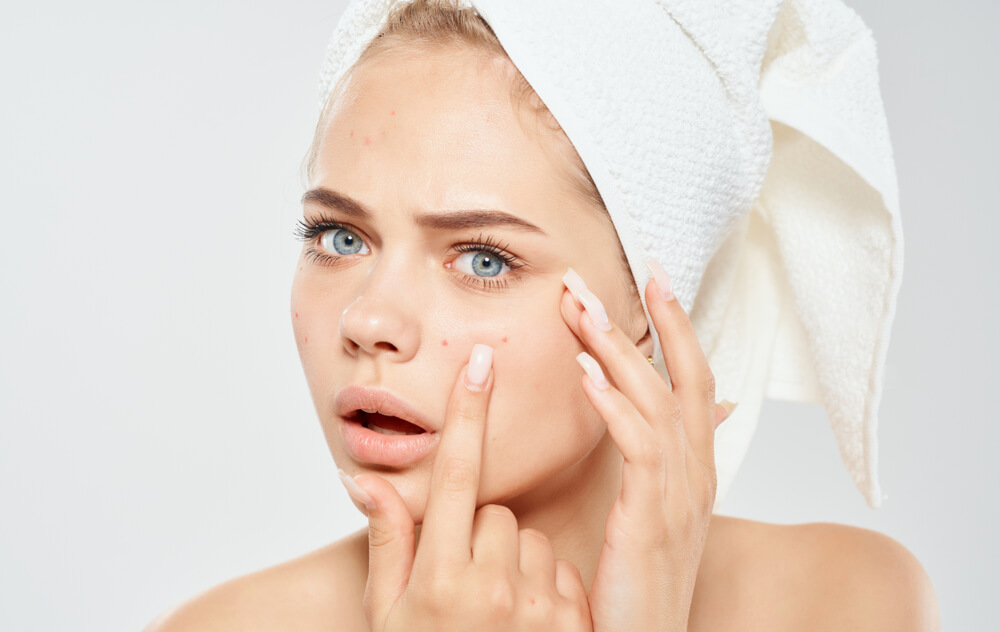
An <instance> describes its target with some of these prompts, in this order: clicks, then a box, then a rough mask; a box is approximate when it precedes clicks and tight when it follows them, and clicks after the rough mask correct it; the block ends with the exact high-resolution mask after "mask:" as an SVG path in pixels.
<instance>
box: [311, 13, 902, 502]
mask: <svg viewBox="0 0 1000 632" xmlns="http://www.w3.org/2000/svg"><path fill="white" fill-rule="evenodd" d="M398 3H399V0H353V1H352V2H351V3H350V4H349V5H348V7H347V9H346V11H345V12H344V14H343V16H342V17H341V19H340V21H339V22H338V24H337V26H336V29H335V31H334V34H333V37H332V39H331V42H330V45H329V47H328V50H327V56H326V62H325V65H324V68H323V71H322V74H321V79H320V104H321V107H322V105H323V104H324V103H325V100H326V97H327V96H328V95H329V92H330V90H331V89H332V87H333V86H334V85H335V83H336V81H337V80H338V79H339V78H340V77H341V76H342V75H343V74H344V72H345V71H346V70H347V69H348V68H349V67H350V66H351V65H352V64H353V63H354V62H355V61H356V60H357V58H358V56H359V55H360V54H361V51H362V50H363V49H364V47H365V46H366V45H367V44H368V43H369V42H370V41H371V40H372V38H374V36H375V35H376V33H377V32H378V30H379V28H380V27H381V25H382V24H383V23H384V21H385V18H386V16H387V15H388V12H389V11H390V10H391V9H392V7H393V6H395V5H396V4H398ZM464 5H465V6H471V7H474V8H475V10H476V11H477V12H478V13H479V14H480V15H481V16H482V17H483V18H484V19H485V20H486V22H487V23H489V25H490V27H491V28H492V29H493V31H494V32H495V33H496V35H497V37H498V39H499V40H500V42H501V44H502V45H503V47H504V49H505V50H506V51H507V53H508V55H509V56H510V58H511V60H512V61H513V63H514V65H515V66H516V67H517V68H518V70H519V71H520V72H521V73H522V74H523V75H524V77H525V79H527V81H528V83H530V84H531V86H532V88H533V89H534V90H535V92H536V93H537V94H538V96H539V97H540V98H541V99H542V101H543V102H544V103H545V104H546V106H547V107H548V108H549V110H550V111H551V112H552V114H553V116H554V117H555V119H556V120H557V121H558V122H559V124H560V125H561V126H562V129H563V131H564V132H565V133H566V135H567V137H568V138H569V139H570V141H571V142H572V143H573V146H574V147H575V148H576V150H577V152H578V153H579V155H580V157H581V159H582V160H583V163H584V164H585V165H586V167H587V169H588V171H589V172H590V175H591V177H592V178H593V180H594V182H595V184H596V185H597V188H598V190H599V191H600V193H601V196H602V198H603V200H604V202H605V205H606V206H607V209H608V212H609V214H610V216H611V218H612V220H613V222H614V224H615V228H616V230H617V231H618V236H619V239H620V241H621V243H622V247H623V249H624V251H625V255H626V258H627V259H628V262H629V266H630V267H631V270H632V273H633V276H634V277H635V281H636V284H637V286H638V287H639V288H640V290H641V289H642V288H644V287H645V284H646V283H647V281H648V280H649V276H650V275H649V272H648V270H647V269H646V267H645V261H646V259H647V258H648V257H655V258H656V259H657V260H659V261H660V262H661V263H662V264H663V265H664V267H665V268H666V269H667V271H668V272H669V273H670V276H671V279H672V281H673V287H674V293H675V294H676V295H677V297H678V300H679V301H680V303H681V305H682V306H683V307H684V309H685V310H687V311H688V313H689V314H690V316H691V319H692V322H693V323H694V327H695V330H696V332H697V334H698V338H699V340H700V342H701V344H702V347H703V349H704V350H705V353H706V355H707V357H708V361H709V365H710V366H711V368H712V371H713V373H714V375H715V378H716V394H717V399H722V398H725V399H728V400H730V401H735V402H739V406H738V407H737V408H736V410H735V411H734V412H733V414H732V416H731V417H730V418H729V419H728V420H727V421H726V423H724V424H722V426H720V427H719V429H718V431H717V432H716V465H717V471H718V490H717V493H716V506H715V508H716V510H718V509H719V508H720V507H721V503H722V501H723V499H724V497H725V495H726V492H727V490H728V489H729V487H730V485H731V484H732V481H733V478H734V477H735V475H736V472H737V469H738V468H739V465H740V463H741V462H742V460H743V457H744V455H745V453H746V450H747V448H748V446H749V444H750V440H751V438H752V435H753V432H754V430H755V429H756V426H757V419H758V416H759V414H760V408H761V405H762V403H763V399H764V398H772V399H781V400H793V401H805V402H816V403H820V404H822V405H823V406H824V407H825V409H826V411H827V415H828V417H829V420H830V424H831V426H832V428H833V431H834V435H835V437H836V440H837V443H838V446H839V449H840V454H841V457H842V460H843V462H844V464H845V466H846V467H847V469H848V471H849V472H850V474H851V476H852V477H853V479H854V482H855V484H856V486H857V487H858V489H859V490H860V491H861V492H862V493H863V494H864V496H865V498H866V499H867V501H868V504H869V506H871V507H877V506H878V505H879V504H880V503H881V501H882V499H883V497H882V493H881V490H880V488H879V483H878V472H877V465H878V456H877V448H878V444H877V438H876V427H877V412H878V406H879V401H880V398H881V390H882V374H883V371H884V366H885V356H886V349H887V347H888V344H889V334H890V328H891V325H892V321H893V318H894V315H895V306H896V298H897V295H898V292H899V286H900V283H901V281H902V269H903V262H902V256H903V236H902V226H901V223H900V217H899V204H898V193H897V183H896V173H895V166H894V162H893V157H892V148H891V144H890V141H889V135H888V127H887V124H886V120H885V112H884V108H883V105H882V99H881V95H880V92H879V79H878V69H877V66H878V61H877V56H876V49H875V41H874V38H873V36H872V34H871V31H870V30H869V29H868V28H867V26H866V25H865V24H864V22H863V21H862V20H861V18H860V17H859V16H858V15H857V14H856V13H855V12H854V11H852V10H851V9H849V8H848V7H847V6H845V5H844V4H843V3H842V2H841V1H840V0H660V1H656V0H587V2H579V0H464ZM640 293H641V292H640ZM644 307H645V304H644ZM647 317H648V309H647ZM654 343H655V351H654V360H655V365H656V367H657V369H658V370H659V371H660V372H661V374H663V375H664V377H665V378H666V379H669V376H667V374H666V370H665V365H664V361H663V350H662V349H661V348H660V346H659V341H658V340H656V336H654Z"/></svg>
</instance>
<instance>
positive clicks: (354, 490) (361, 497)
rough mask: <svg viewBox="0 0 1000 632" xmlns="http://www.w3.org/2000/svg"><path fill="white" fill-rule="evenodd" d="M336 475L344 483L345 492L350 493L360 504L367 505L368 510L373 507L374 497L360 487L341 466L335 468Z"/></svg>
mask: <svg viewBox="0 0 1000 632" xmlns="http://www.w3.org/2000/svg"><path fill="white" fill-rule="evenodd" d="M337 475H338V476H340V482H341V483H343V484H344V487H345V488H346V489H347V493H348V494H350V495H351V497H352V498H354V500H356V501H358V502H360V503H361V504H362V505H364V506H365V507H367V508H368V509H369V510H371V509H374V508H375V499H374V498H372V497H371V494H369V493H368V492H366V491H365V490H363V489H361V486H360V485H358V483H357V481H355V480H354V479H353V478H351V477H350V476H348V475H347V472H345V471H344V470H343V469H341V468H337Z"/></svg>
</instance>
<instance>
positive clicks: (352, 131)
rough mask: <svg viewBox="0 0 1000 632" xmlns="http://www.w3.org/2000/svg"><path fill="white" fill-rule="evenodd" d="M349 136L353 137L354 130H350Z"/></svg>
mask: <svg viewBox="0 0 1000 632" xmlns="http://www.w3.org/2000/svg"><path fill="white" fill-rule="evenodd" d="M351 138H354V130H353V129H352V130H351Z"/></svg>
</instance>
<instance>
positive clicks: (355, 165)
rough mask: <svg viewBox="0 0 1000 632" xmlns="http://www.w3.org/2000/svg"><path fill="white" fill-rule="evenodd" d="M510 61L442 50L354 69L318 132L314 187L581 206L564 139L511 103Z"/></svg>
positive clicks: (526, 205) (457, 202) (433, 204)
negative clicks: (569, 179) (569, 177)
mask: <svg viewBox="0 0 1000 632" xmlns="http://www.w3.org/2000/svg"><path fill="white" fill-rule="evenodd" d="M509 64H510V62H509V61H508V60H500V59H498V58H496V57H489V56H486V55H482V54H476V53H473V52H469V51H465V50H462V49H459V48H457V47H449V48H443V47H439V48H429V49H417V50H415V51H410V52H408V53H406V54H399V53H395V52H394V53H391V54H387V55H378V56H376V57H374V58H372V59H370V60H368V61H366V62H365V63H363V64H361V65H359V66H357V67H356V68H355V70H354V72H353V73H352V75H351V76H350V78H349V79H348V81H347V82H346V83H345V84H344V87H343V89H342V92H341V93H340V95H338V96H337V100H336V102H335V103H334V106H333V107H332V108H331V111H330V114H329V116H328V119H327V124H326V127H325V129H324V130H323V131H322V134H323V138H322V141H321V144H320V147H319V152H318V154H317V162H316V169H315V173H314V178H313V180H314V181H313V183H312V184H313V185H319V184H329V185H332V186H337V187H339V188H341V189H343V188H350V189H353V193H352V194H357V195H359V196H361V197H365V196H366V195H374V194H376V193H377V194H378V195H379V196H381V197H382V198H383V199H381V200H380V201H384V202H388V201H389V200H385V199H384V196H387V195H388V196H393V195H395V196H398V199H399V200H401V201H402V200H405V201H406V203H407V205H409V206H421V207H430V208H446V207H451V206H457V207H461V206H463V205H466V204H469V203H473V202H474V203H476V204H483V203H486V204H490V203H493V204H497V205H499V204H504V205H505V206H511V207H512V208H511V209H510V210H511V212H530V211H531V209H533V208H535V207H538V206H539V202H541V201H544V202H545V203H547V204H552V203H557V201H560V200H561V201H562V202H563V203H565V202H567V201H573V202H575V203H577V204H579V200H571V198H573V191H572V190H571V189H570V187H569V186H568V183H567V177H566V173H567V172H568V169H569V166H568V164H567V157H566V156H565V153H564V152H560V151H553V150H552V148H553V147H554V146H557V145H558V143H560V142H562V143H563V144H568V141H566V140H565V139H559V138H557V137H556V136H555V134H554V132H553V131H552V130H548V129H546V128H545V126H544V125H540V126H536V125H534V124H533V122H532V119H531V118H530V117H531V116H533V115H530V114H525V113H524V112H523V111H517V110H515V109H514V107H513V105H512V102H511V80H510V75H509V72H510V71H511V69H510V67H509ZM524 117H527V118H524ZM525 123H527V124H525Z"/></svg>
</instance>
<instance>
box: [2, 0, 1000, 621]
mask: <svg viewBox="0 0 1000 632" xmlns="http://www.w3.org/2000/svg"><path fill="white" fill-rule="evenodd" d="M848 4H849V5H850V6H853V7H855V8H856V9H857V10H858V12H859V13H860V14H861V15H862V17H863V18H864V19H865V21H866V22H867V23H868V24H869V26H871V28H872V29H873V31H874V32H875V36H876V39H877V41H878V43H879V52H880V59H881V65H880V70H881V74H882V85H883V95H884V99H885V105H886V109H887V112H888V119H889V128H890V133H891V138H892V141H893V145H894V147H895V154H896V159H897V166H898V173H899V182H900V192H901V201H902V213H903V227H904V232H905V255H906V263H905V266H904V268H905V269H904V280H903V286H902V291H901V294H900V297H899V306H898V314H897V317H896V322H895V329H894V333H893V338H892V343H891V346H890V349H889V356H888V367H887V374H886V389H885V393H884V398H883V401H882V405H881V409H880V418H881V423H880V428H879V437H880V441H881V465H880V470H881V477H882V483H883V488H884V491H885V492H886V493H887V494H888V496H889V498H888V500H887V501H886V502H885V504H884V506H883V508H881V509H879V510H871V509H868V508H867V506H866V505H865V503H864V501H863V499H862V497H861V495H860V493H859V492H857V491H856V490H855V489H854V486H853V485H852V483H851V482H850V479H849V477H848V475H847V473H846V470H845V469H844V468H843V466H842V465H841V464H840V461H839V456H838V454H837V452H836V448H835V444H834V440H833V435H832V433H831V431H830V430H829V427H828V425H827V421H826V416H825V413H824V412H823V410H822V409H821V408H819V407H818V406H811V405H804V404H788V403H774V402H771V403H768V404H766V405H765V407H764V410H763V414H762V418H761V424H760V429H759V431H758V434H757V435H756V437H755V439H754V442H753V444H752V446H751V448H750V452H749V454H748V456H747V460H746V462H745V464H744V467H743V469H742V471H741V474H740V477H739V478H738V479H737V481H736V483H735V484H734V486H733V489H732V490H731V492H730V495H729V497H728V503H727V506H726V507H725V511H724V513H728V514H731V515H736V516H743V517H748V518H753V519H758V520H764V521H770V522H781V523H793V522H812V521H833V522H842V523H848V524H853V525H858V526H862V527H866V528H870V529H875V530H878V531H882V532H885V533H887V534H889V535H891V536H892V537H894V538H896V539H897V540H899V541H900V542H902V543H903V544H904V545H905V546H906V547H908V548H909V549H910V550H911V551H913V553H914V554H915V555H916V556H917V557H918V558H919V559H920V560H921V561H922V562H923V564H924V565H925V567H926V568H927V570H928V572H929V574H930V576H931V578H932V580H933V582H934V584H935V586H936V589H937V593H938V595H939V598H940V602H941V608H942V616H943V621H944V626H945V629H950V630H974V629H987V628H994V625H995V623H994V621H993V619H994V618H995V613H994V611H993V608H992V599H991V597H992V594H993V593H994V592H995V590H996V588H997V582H996V580H995V579H994V574H993V570H994V566H995V565H996V563H997V562H998V559H997V547H996V545H995V544H994V542H993V538H994V537H995V535H996V533H997V532H998V529H997V503H996V501H995V500H994V498H995V494H993V493H992V487H993V486H994V484H995V482H996V481H997V473H998V466H997V464H996V461H997V459H996V456H995V455H994V457H993V458H988V457H987V446H990V447H995V446H996V443H997V432H996V429H995V428H996V426H995V423H996V422H995V419H996V415H995V414H994V412H993V410H992V408H988V407H987V400H989V399H995V391H994V390H993V389H994V388H995V382H996V380H995V378H996V372H995V370H994V368H993V367H994V363H993V358H994V357H995V356H996V354H997V351H998V349H997V336H996V335H995V333H994V327H995V326H996V321H995V317H996V311H995V309H994V308H995V306H996V304H997V290H996V287H997V285H998V284H997V281H996V278H995V277H996V273H997V271H998V267H997V265H996V263H995V262H996V255H995V252H994V248H995V243H996V236H997V229H998V222H997V214H996V208H995V203H994V201H993V196H994V194H995V189H994V185H995V184H996V183H997V181H998V176H997V168H998V166H1000V165H998V161H997V159H996V149H997V143H998V141H1000V135H998V133H997V131H998V124H997V97H998V90H997V83H996V77H998V76H1000V68H998V65H1000V64H998V52H1000V51H998V47H997V43H996V39H995V38H994V37H993V35H994V31H995V26H996V24H998V23H1000V5H998V4H997V3H994V2H988V1H986V0H982V1H979V2H972V1H966V2H949V3H945V2H943V1H939V2H929V1H913V0H909V1H904V0H892V1H889V0H849V2H848ZM343 6H344V2H343V1H334V2H300V3H295V4H289V3H278V2H274V3H270V4H265V3H262V2H256V3H252V4H248V3H242V2H218V1H217V2H205V1H204V0H201V1H199V2H193V1H190V0H183V1H178V2H170V3H151V2H145V3H137V2H125V1H120V2H112V1H109V0H101V1H98V2H85V3H81V2H44V1H38V2H21V3H7V5H6V6H5V9H4V11H3V13H4V17H3V19H0V80H2V94H3V98H2V99H0V205H2V206H0V209H2V210H0V212H2V223H0V227H2V228H0V301H2V303H0V306H2V309H0V629H3V630H10V631H22V630H25V631H27V630H75V631H83V630H95V631H96V630H100V631H107V630H138V629H141V628H142V626H144V625H145V624H146V623H147V622H148V621H149V620H150V619H151V618H153V616H154V615H156V614H157V613H159V612H161V611H162V610H164V609H165V608H167V607H168V606H171V605H173V604H175V603H177V602H178V601H181V600H182V599H186V598H188V597H190V596H191V595H193V594H194V593H196V592H199V591H201V590H203V589H205V588H208V587H210V586H212V585H215V584H217V583H219V582H221V581H224V580H226V579H229V578H231V577H234V576H237V575H241V574H244V573H247V572H250V571H253V570H256V569H259V568H262V567H265V566H269V565H271V564H274V563H277V562H280V561H283V560H286V559H289V558H291V557H294V556H297V555H299V554H301V553H304V552H306V551H309V550H312V549H314V548H317V547H319V546H322V545H323V544H325V543H328V542H330V541H332V540H334V539H336V538H339V537H341V536H343V535H345V534H347V533H349V532H351V531H354V530H355V529H357V528H359V527H361V526H363V525H364V518H363V516H362V515H361V514H359V513H357V512H356V511H355V509H354V507H353V505H351V504H350V502H349V500H348V498H347V495H346V493H345V492H344V491H343V489H342V487H341V485H340V482H339V481H338V480H337V477H336V470H335V467H334V464H333V461H332V459H331V458H330V456H329V454H328V452H327V449H326V445H325V443H324V440H323V436H322V434H321V431H320V429H319V424H318V422H317V421H316V419H315V413H314V411H313V409H312V403H311V400H310V398H309V393H308V391H307V388H306V385H305V380H304V378H303V376H302V371H301V367H300V365H299V361H298V356H297V354H296V351H295V345H294V342H293V339H292V332H291V326H290V318H289V313H288V309H289V308H288V304H289V289H290V282H291V275H292V271H293V266H294V262H295V258H296V255H297V252H298V248H297V246H298V245H299V244H298V242H295V241H294V240H293V239H292V237H291V232H292V227H293V225H294V220H295V218H296V216H297V214H298V213H300V212H301V209H300V207H299V205H298V204H297V198H298V196H299V194H300V193H301V188H300V186H301V182H300V179H299V175H298V168H299V164H300V160H301V158H302V156H303V154H304V152H305V150H306V147H307V144H308V142H309V140H310V138H311V133H312V128H313V125H314V121H315V116H316V99H317V93H316V85H317V76H318V72H319V68H320V62H321V60H322V57H323V53H324V51H325V47H326V44H327V38H328V37H329V35H330V32H331V31H332V29H333V26H334V24H335V23H336V19H337V18H338V17H339V15H340V14H341V12H342V10H343Z"/></svg>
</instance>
